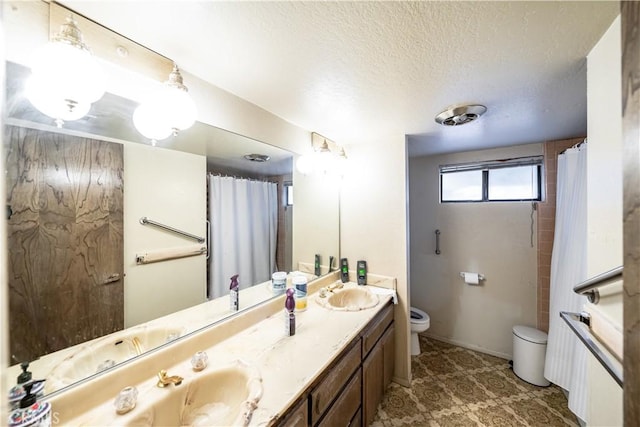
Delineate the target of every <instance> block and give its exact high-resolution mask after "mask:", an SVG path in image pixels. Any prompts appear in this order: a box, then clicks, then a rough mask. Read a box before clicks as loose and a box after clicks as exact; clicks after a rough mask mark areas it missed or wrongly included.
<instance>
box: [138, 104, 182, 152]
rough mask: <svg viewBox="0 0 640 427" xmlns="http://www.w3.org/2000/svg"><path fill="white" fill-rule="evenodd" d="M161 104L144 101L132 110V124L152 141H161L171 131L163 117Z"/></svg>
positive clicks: (163, 112)
mask: <svg viewBox="0 0 640 427" xmlns="http://www.w3.org/2000/svg"><path fill="white" fill-rule="evenodd" d="M164 114H165V111H164V108H163V106H162V105H160V104H157V103H153V102H144V103H142V104H140V105H139V106H138V108H136V109H135V111H134V112H133V124H134V126H135V127H136V129H137V130H138V132H140V133H141V134H142V135H144V136H145V137H146V138H149V139H150V140H152V141H161V140H163V139H165V138H167V137H169V135H171V133H172V132H173V129H172V128H171V126H169V125H168V124H167V121H166V120H165V118H164ZM154 145H155V144H154Z"/></svg>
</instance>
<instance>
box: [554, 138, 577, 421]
mask: <svg viewBox="0 0 640 427" xmlns="http://www.w3.org/2000/svg"><path fill="white" fill-rule="evenodd" d="M557 176H558V178H557V179H558V185H557V196H556V226H555V235H554V241H553V250H552V253H551V289H550V295H549V316H550V319H549V339H548V344H547V355H546V359H545V369H544V376H545V377H546V378H547V379H548V380H549V381H551V382H552V383H554V384H557V385H559V386H560V387H562V388H564V389H565V390H568V391H569V409H571V411H572V412H573V413H574V414H576V415H577V416H578V417H579V418H581V419H582V420H584V421H587V420H586V417H587V395H586V393H587V384H586V375H587V349H586V348H585V346H583V345H582V344H581V343H580V341H579V340H578V338H577V337H576V335H575V334H574V333H573V332H572V331H571V330H570V329H569V327H568V326H567V325H566V323H565V322H564V321H563V320H562V319H561V318H560V315H559V313H560V311H571V312H580V311H581V310H582V307H583V305H584V303H585V302H586V298H585V297H584V296H580V295H578V294H576V293H575V292H573V287H574V286H575V285H577V284H578V283H579V282H581V281H583V280H585V279H587V277H586V273H587V144H586V143H583V144H582V145H581V146H579V147H578V148H570V149H568V150H566V152H565V153H564V154H561V155H559V156H558V170H557Z"/></svg>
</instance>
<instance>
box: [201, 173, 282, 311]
mask: <svg viewBox="0 0 640 427" xmlns="http://www.w3.org/2000/svg"><path fill="white" fill-rule="evenodd" d="M208 179H209V221H210V224H211V236H210V238H211V242H210V245H209V248H210V251H211V253H210V256H209V280H208V293H207V295H208V297H209V299H213V298H217V297H219V296H222V295H226V294H228V293H229V284H230V278H231V276H233V275H235V274H238V275H239V277H238V281H239V283H240V289H244V288H246V287H248V286H251V285H254V284H256V283H260V282H265V281H267V280H269V279H270V278H271V273H272V272H273V271H275V264H276V238H277V227H278V192H277V185H276V184H275V183H272V182H261V181H252V180H248V179H239V178H235V177H228V176H215V175H209V177H208ZM241 303H242V302H241Z"/></svg>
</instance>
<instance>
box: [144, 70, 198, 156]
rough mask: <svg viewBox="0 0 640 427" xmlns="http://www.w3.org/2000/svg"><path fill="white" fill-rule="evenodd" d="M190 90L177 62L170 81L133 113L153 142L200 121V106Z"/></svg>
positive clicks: (153, 143) (175, 133)
mask: <svg viewBox="0 0 640 427" xmlns="http://www.w3.org/2000/svg"><path fill="white" fill-rule="evenodd" d="M188 92H189V89H187V87H186V86H185V85H184V82H183V79H182V75H181V74H180V70H179V69H178V66H177V65H176V64H173V71H171V74H169V80H167V81H166V82H165V83H164V84H163V85H162V87H161V88H160V89H159V90H157V91H155V92H154V93H152V94H151V95H150V96H149V97H148V99H147V100H145V101H144V102H143V103H142V104H140V105H139V106H138V108H136V110H135V111H134V112H133V124H134V125H135V127H136V129H137V130H138V132H140V133H141V134H142V135H144V136H145V137H147V138H149V139H150V140H151V144H152V145H155V144H156V142H157V141H160V140H163V139H165V138H167V137H169V135H174V136H176V135H178V132H179V131H181V130H185V129H188V128H190V127H191V126H192V125H193V123H194V122H195V121H196V115H197V110H196V105H195V103H194V102H193V99H191V97H190V96H189V93H188Z"/></svg>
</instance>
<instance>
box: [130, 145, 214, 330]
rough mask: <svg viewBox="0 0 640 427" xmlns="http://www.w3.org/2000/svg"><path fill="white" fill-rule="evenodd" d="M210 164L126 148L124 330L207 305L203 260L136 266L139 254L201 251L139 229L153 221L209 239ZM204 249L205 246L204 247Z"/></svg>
mask: <svg viewBox="0 0 640 427" xmlns="http://www.w3.org/2000/svg"><path fill="white" fill-rule="evenodd" d="M206 167H207V160H206V158H205V157H204V156H199V155H195V154H190V153H183V152H180V151H174V150H166V149H163V148H155V147H151V146H148V145H142V144H135V143H129V144H125V146H124V176H125V186H124V236H125V239H124V272H125V280H124V301H125V305H124V324H125V327H127V328H128V327H130V326H133V325H137V324H139V323H142V322H146V321H149V320H152V319H156V318H158V317H160V316H164V315H165V314H169V313H173V312H175V311H177V310H182V309H183V308H187V307H191V306H193V305H195V304H200V303H202V302H204V301H206V289H205V284H206V271H207V269H206V257H205V256H204V255H199V256H193V257H188V258H181V259H175V260H169V261H163V262H157V263H152V264H145V265H137V264H136V262H135V257H136V254H139V253H144V252H148V251H157V250H164V249H173V248H185V247H193V246H194V245H198V243H197V242H195V241H193V240H188V239H185V238H183V237H180V236H177V235H175V234H172V233H168V232H166V231H163V230H160V229H158V228H155V227H151V226H143V225H141V224H140V222H139V221H140V218H142V217H145V216H146V217H149V218H150V219H152V220H155V221H157V222H160V223H163V224H167V225H170V226H172V227H175V228H177V229H180V230H184V231H186V232H188V233H191V234H195V235H197V236H203V237H204V236H206V232H207V231H206V222H205V221H206V219H207V206H206V200H207V196H206V180H205V176H206ZM203 245H204V244H201V245H200V246H203Z"/></svg>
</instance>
